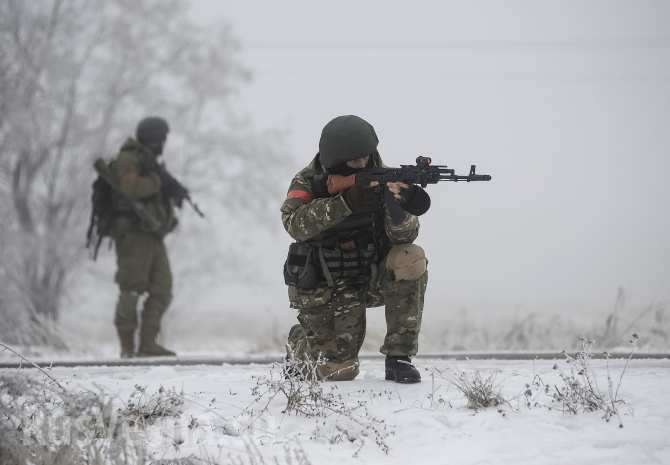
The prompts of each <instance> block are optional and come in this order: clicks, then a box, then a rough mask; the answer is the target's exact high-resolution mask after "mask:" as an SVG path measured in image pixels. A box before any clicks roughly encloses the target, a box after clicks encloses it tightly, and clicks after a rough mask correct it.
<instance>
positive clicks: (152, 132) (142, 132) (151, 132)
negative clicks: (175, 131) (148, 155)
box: [135, 116, 170, 146]
mask: <svg viewBox="0 0 670 465" xmlns="http://www.w3.org/2000/svg"><path fill="white" fill-rule="evenodd" d="M168 132H170V127H169V126H168V124H167V121H165V120H164V119H163V118H161V117H160V116H148V117H146V118H144V119H142V121H140V122H139V124H138V125H137V130H136V131H135V135H136V137H137V140H138V141H139V142H140V143H141V144H144V145H146V146H152V145H155V144H159V143H161V142H165V139H166V137H167V135H168Z"/></svg>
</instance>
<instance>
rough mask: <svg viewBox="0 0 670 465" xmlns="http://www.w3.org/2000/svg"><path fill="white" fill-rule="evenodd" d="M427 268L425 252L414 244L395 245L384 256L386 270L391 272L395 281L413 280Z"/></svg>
mask: <svg viewBox="0 0 670 465" xmlns="http://www.w3.org/2000/svg"><path fill="white" fill-rule="evenodd" d="M427 269H428V260H427V259H426V252H425V251H424V250H423V248H421V247H419V246H418V245H415V244H401V245H395V246H393V247H391V250H389V253H388V255H387V256H386V270H387V271H391V272H393V276H394V277H395V280H396V281H403V280H406V281H415V280H417V279H419V278H420V277H421V276H423V274H424V273H425V272H426V270H427Z"/></svg>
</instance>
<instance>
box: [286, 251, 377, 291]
mask: <svg viewBox="0 0 670 465" xmlns="http://www.w3.org/2000/svg"><path fill="white" fill-rule="evenodd" d="M377 257H378V255H377V249H376V247H375V245H374V242H371V241H369V242H360V241H355V240H353V239H348V240H345V241H328V242H323V241H318V242H311V241H310V242H294V243H293V244H291V245H290V246H289V251H288V257H287V258H286V262H284V282H285V283H286V284H287V285H288V286H294V287H296V288H299V289H316V288H318V287H324V286H326V285H327V286H328V287H333V286H334V284H335V281H337V280H348V281H351V282H355V283H363V282H367V281H368V280H369V279H370V277H371V276H372V275H376V270H377V261H378V260H377Z"/></svg>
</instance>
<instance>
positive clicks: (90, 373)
mask: <svg viewBox="0 0 670 465" xmlns="http://www.w3.org/2000/svg"><path fill="white" fill-rule="evenodd" d="M419 363H420V367H421V369H422V374H423V377H424V381H423V382H422V383H421V384H418V385H400V384H397V383H392V382H387V381H384V379H383V377H384V372H383V360H381V359H379V360H364V361H363V362H362V366H361V374H360V375H359V377H358V379H357V380H355V381H353V382H340V383H325V384H323V385H322V389H323V390H322V392H321V394H322V396H323V397H324V398H325V399H326V400H329V401H331V407H332V408H331V409H330V410H328V409H327V408H326V411H329V413H328V415H327V416H326V417H325V418H324V417H320V416H317V417H313V418H308V417H304V416H300V415H297V414H295V413H291V414H287V413H283V410H284V409H285V408H286V405H287V403H286V398H285V397H284V396H282V395H281V394H277V395H276V396H275V397H274V398H273V397H272V396H271V395H270V394H269V393H267V392H266V390H267V388H268V385H269V384H268V380H270V379H273V380H274V381H276V382H280V380H281V379H283V378H282V377H281V373H280V371H279V370H278V369H277V368H276V367H275V368H272V367H271V366H269V365H246V366H226V365H224V366H218V367H211V366H196V367H165V366H158V367H134V368H109V367H95V368H74V369H66V368H54V369H53V370H52V371H51V372H50V373H51V375H52V376H54V377H55V378H56V379H58V380H60V381H61V383H63V384H64V385H65V386H66V388H68V389H78V388H89V389H93V390H98V389H104V391H106V392H109V393H111V394H112V395H114V396H115V398H116V399H117V400H118V402H119V405H122V404H124V403H126V402H127V400H128V399H129V398H133V393H135V394H134V395H135V397H134V398H137V395H138V392H139V391H137V389H138V387H140V388H142V389H143V388H146V394H145V396H149V395H150V394H151V393H154V392H156V391H157V390H158V389H159V388H160V387H161V386H162V387H163V388H164V390H170V389H172V388H174V389H175V390H176V391H177V392H183V399H184V400H185V403H184V405H183V406H182V407H181V409H182V410H183V412H182V414H181V415H180V417H179V418H174V417H168V418H164V419H162V420H160V421H158V422H156V423H154V424H152V425H148V426H146V428H145V429H144V430H142V431H141V432H140V433H139V434H142V435H145V436H142V437H145V438H146V443H147V446H148V447H149V450H150V451H151V452H152V453H153V454H154V455H153V456H154V458H155V459H159V458H160V459H167V458H173V457H186V456H189V455H191V454H193V455H194V456H198V457H207V458H209V459H210V460H214V461H216V460H219V462H218V463H228V460H230V458H231V457H232V458H233V459H235V460H238V462H234V463H245V464H246V463H251V464H254V463H263V462H261V457H264V460H265V463H280V464H284V463H286V464H288V463H292V464H299V463H311V464H315V465H316V464H327V463H328V464H329V463H338V464H341V465H344V464H361V463H366V464H367V463H389V464H403V465H407V464H414V463H416V464H461V465H463V464H515V465H522V464H526V463H528V464H533V465H545V464H607V465H614V464H626V465H629V464H669V463H670V434H669V433H670V391H668V386H670V360H655V361H652V360H633V361H631V364H630V366H629V367H628V368H627V371H626V372H625V375H624V377H623V381H622V384H621V390H620V393H619V396H620V397H621V398H622V399H624V400H625V401H626V404H625V405H622V406H621V407H620V414H621V415H620V419H619V418H616V417H614V418H613V419H612V420H611V421H610V422H605V421H604V420H603V419H602V418H601V416H602V414H601V413H597V412H595V413H581V414H578V415H570V414H565V413H563V412H561V409H560V405H558V404H555V405H554V408H552V409H548V408H547V407H546V406H541V405H538V406H534V405H531V407H530V408H529V407H528V406H527V402H526V397H525V396H524V395H523V392H524V391H526V389H527V388H526V384H529V383H531V382H532V380H533V379H534V378H535V376H536V375H539V377H540V378H541V379H543V381H544V382H545V383H547V384H560V379H559V377H558V371H559V370H556V369H554V365H555V362H552V361H536V362H532V361H481V360H479V361H465V362H454V361H444V360H420V361H419ZM624 363H625V362H624V361H622V360H617V361H610V362H609V372H610V373H611V375H612V376H613V378H614V381H615V384H616V383H617V381H618V375H619V374H620V373H621V370H622V369H623V366H624ZM558 364H559V365H560V367H561V368H562V369H566V365H565V364H564V362H562V361H559V362H558ZM591 366H592V367H593V370H594V374H595V378H596V379H597V381H598V383H599V387H600V388H601V390H602V391H607V373H608V369H607V367H606V362H605V361H602V360H600V361H591ZM462 371H464V372H466V373H470V374H472V373H474V372H476V371H479V372H481V373H482V374H483V375H488V374H492V373H496V380H497V382H498V383H499V386H500V388H501V393H502V395H503V397H504V398H505V399H507V400H508V401H509V403H508V404H505V405H503V406H502V407H501V408H489V409H485V410H480V411H473V410H471V409H468V408H466V401H465V398H464V397H463V395H462V394H461V393H460V392H459V391H458V390H457V389H456V388H455V386H454V385H453V384H451V383H450V382H449V381H448V380H447V378H448V374H449V373H452V374H453V373H456V372H462ZM0 372H4V373H5V374H6V373H8V372H11V371H10V370H2V371H0ZM535 379H537V378H535ZM254 387H256V389H255V390H254ZM268 402H269V403H268ZM532 402H538V404H545V405H549V404H550V402H549V399H548V397H547V396H546V394H545V393H544V391H543V390H536V391H534V392H533V401H532ZM266 406H267V408H266ZM321 407H323V405H321ZM333 411H334V412H340V413H333ZM620 421H621V422H622V424H623V427H619V423H620ZM386 446H388V451H387V452H385V451H384V449H385V448H386ZM296 453H297V454H298V455H300V454H302V453H304V456H301V457H303V458H302V459H301V460H302V461H301V460H299V459H298V458H296V455H295V454H296ZM291 454H294V455H291ZM305 456H306V459H307V461H306V460H304V458H305ZM239 460H244V461H243V462H240V461H239ZM273 460H275V461H276V462H274V461H273Z"/></svg>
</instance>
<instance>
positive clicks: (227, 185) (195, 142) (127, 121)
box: [0, 0, 282, 336]
mask: <svg viewBox="0 0 670 465" xmlns="http://www.w3.org/2000/svg"><path fill="white" fill-rule="evenodd" d="M238 49H239V44H238V42H237V41H236V40H235V38H234V36H233V34H232V32H231V30H230V28H229V27H228V26H227V25H223V26H221V27H220V28H219V30H218V31H211V30H203V29H202V28H199V27H197V26H196V25H195V24H194V23H193V22H192V21H191V20H190V19H189V17H188V3H187V2H186V1H184V0H111V1H106V2H90V1H87V0H51V1H46V0H45V1H40V2H25V1H22V0H5V1H3V2H0V204H1V205H0V213H2V215H3V227H2V228H1V229H0V235H1V236H0V245H2V252H1V257H2V262H0V277H2V282H3V288H2V290H0V311H1V310H2V308H5V309H6V308H8V307H7V306H6V305H3V302H5V301H6V300H7V299H8V298H9V297H8V296H9V295H12V296H14V297H13V298H12V299H13V302H15V306H18V307H19V308H22V309H23V310H24V311H25V315H26V316H27V318H28V320H32V321H33V326H34V325H35V324H37V323H36V322H44V321H45V320H46V321H48V320H51V321H55V320H57V319H58V316H59V311H60V305H61V298H62V296H63V293H64V289H65V286H66V282H67V279H68V277H69V276H70V275H71V273H73V272H75V271H76V270H77V267H78V265H79V264H81V262H82V260H83V258H85V251H84V250H83V247H82V235H83V231H84V230H85V224H86V221H87V218H86V215H87V214H88V211H89V208H88V203H89V196H90V192H89V191H90V183H91V181H92V178H93V171H92V168H91V162H92V160H93V159H94V158H95V157H96V156H100V155H103V154H112V153H114V152H115V150H116V149H117V147H116V145H117V144H119V143H120V142H122V139H123V138H124V136H125V135H126V134H127V133H128V132H129V130H130V129H132V128H133V127H134V125H135V124H136V122H137V120H138V119H139V118H140V117H142V116H144V115H146V114H160V115H162V116H164V117H166V118H167V119H168V120H169V121H170V123H171V125H172V127H173V128H175V130H174V131H173V137H171V140H170V150H171V151H173V152H176V153H179V154H181V157H180V160H181V164H179V166H177V168H178V170H177V171H178V172H179V174H181V175H183V176H185V177H186V180H187V181H188V183H189V184H190V185H191V186H192V187H193V188H194V190H195V191H196V192H197V193H203V194H204V193H207V194H209V195H216V196H217V198H218V199H220V202H218V205H220V206H221V208H222V209H223V211H232V209H233V208H234V209H235V210H236V211H237V212H244V213H243V214H242V213H236V214H235V215H234V216H233V220H235V219H239V220H240V221H244V220H250V219H254V220H259V219H260V220H263V219H264V218H267V217H268V215H266V213H267V212H268V202H267V198H268V196H267V195H263V196H253V195H247V196H239V195H238V196H236V197H235V201H234V202H233V201H232V200H231V199H233V195H232V194H233V191H232V190H231V189H233V188H234V185H233V184H232V183H231V182H230V181H231V180H234V179H236V176H239V174H240V173H244V175H245V184H248V185H258V186H263V189H265V190H266V191H268V190H269V192H270V193H271V194H272V193H276V192H277V188H276V187H275V186H273V184H272V183H270V184H268V182H267V180H266V179H263V178H261V176H262V175H263V174H262V173H260V172H259V170H256V169H253V170H252V169H251V166H250V164H251V163H254V164H256V163H257V161H258V158H259V157H262V163H263V165H264V166H265V169H266V170H272V169H273V168H274V169H276V168H277V167H280V166H281V161H282V154H281V151H280V150H277V149H276V147H277V143H276V141H277V135H276V134H273V133H259V132H257V131H255V130H254V129H253V128H252V127H251V125H250V124H249V123H248V122H247V121H246V120H245V119H244V118H243V117H240V116H238V115H237V114H236V113H235V111H234V107H233V104H232V101H231V97H232V96H233V95H235V93H236V92H238V91H239V87H240V86H241V85H242V84H244V83H245V82H246V81H248V80H249V78H250V74H249V72H248V70H246V69H245V68H244V67H243V66H242V65H241V64H240V62H239V60H238V58H237V56H236V53H237V51H238ZM251 154H254V157H252V156H251ZM257 154H258V155H257ZM213 179H216V180H217V182H216V183H212V182H210V181H211V180H213ZM16 296H19V297H20V300H21V301H20V302H18V303H16V302H17V299H16ZM5 311H6V310H5ZM0 316H1V313H0ZM0 336H2V335H1V334H0Z"/></svg>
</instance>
